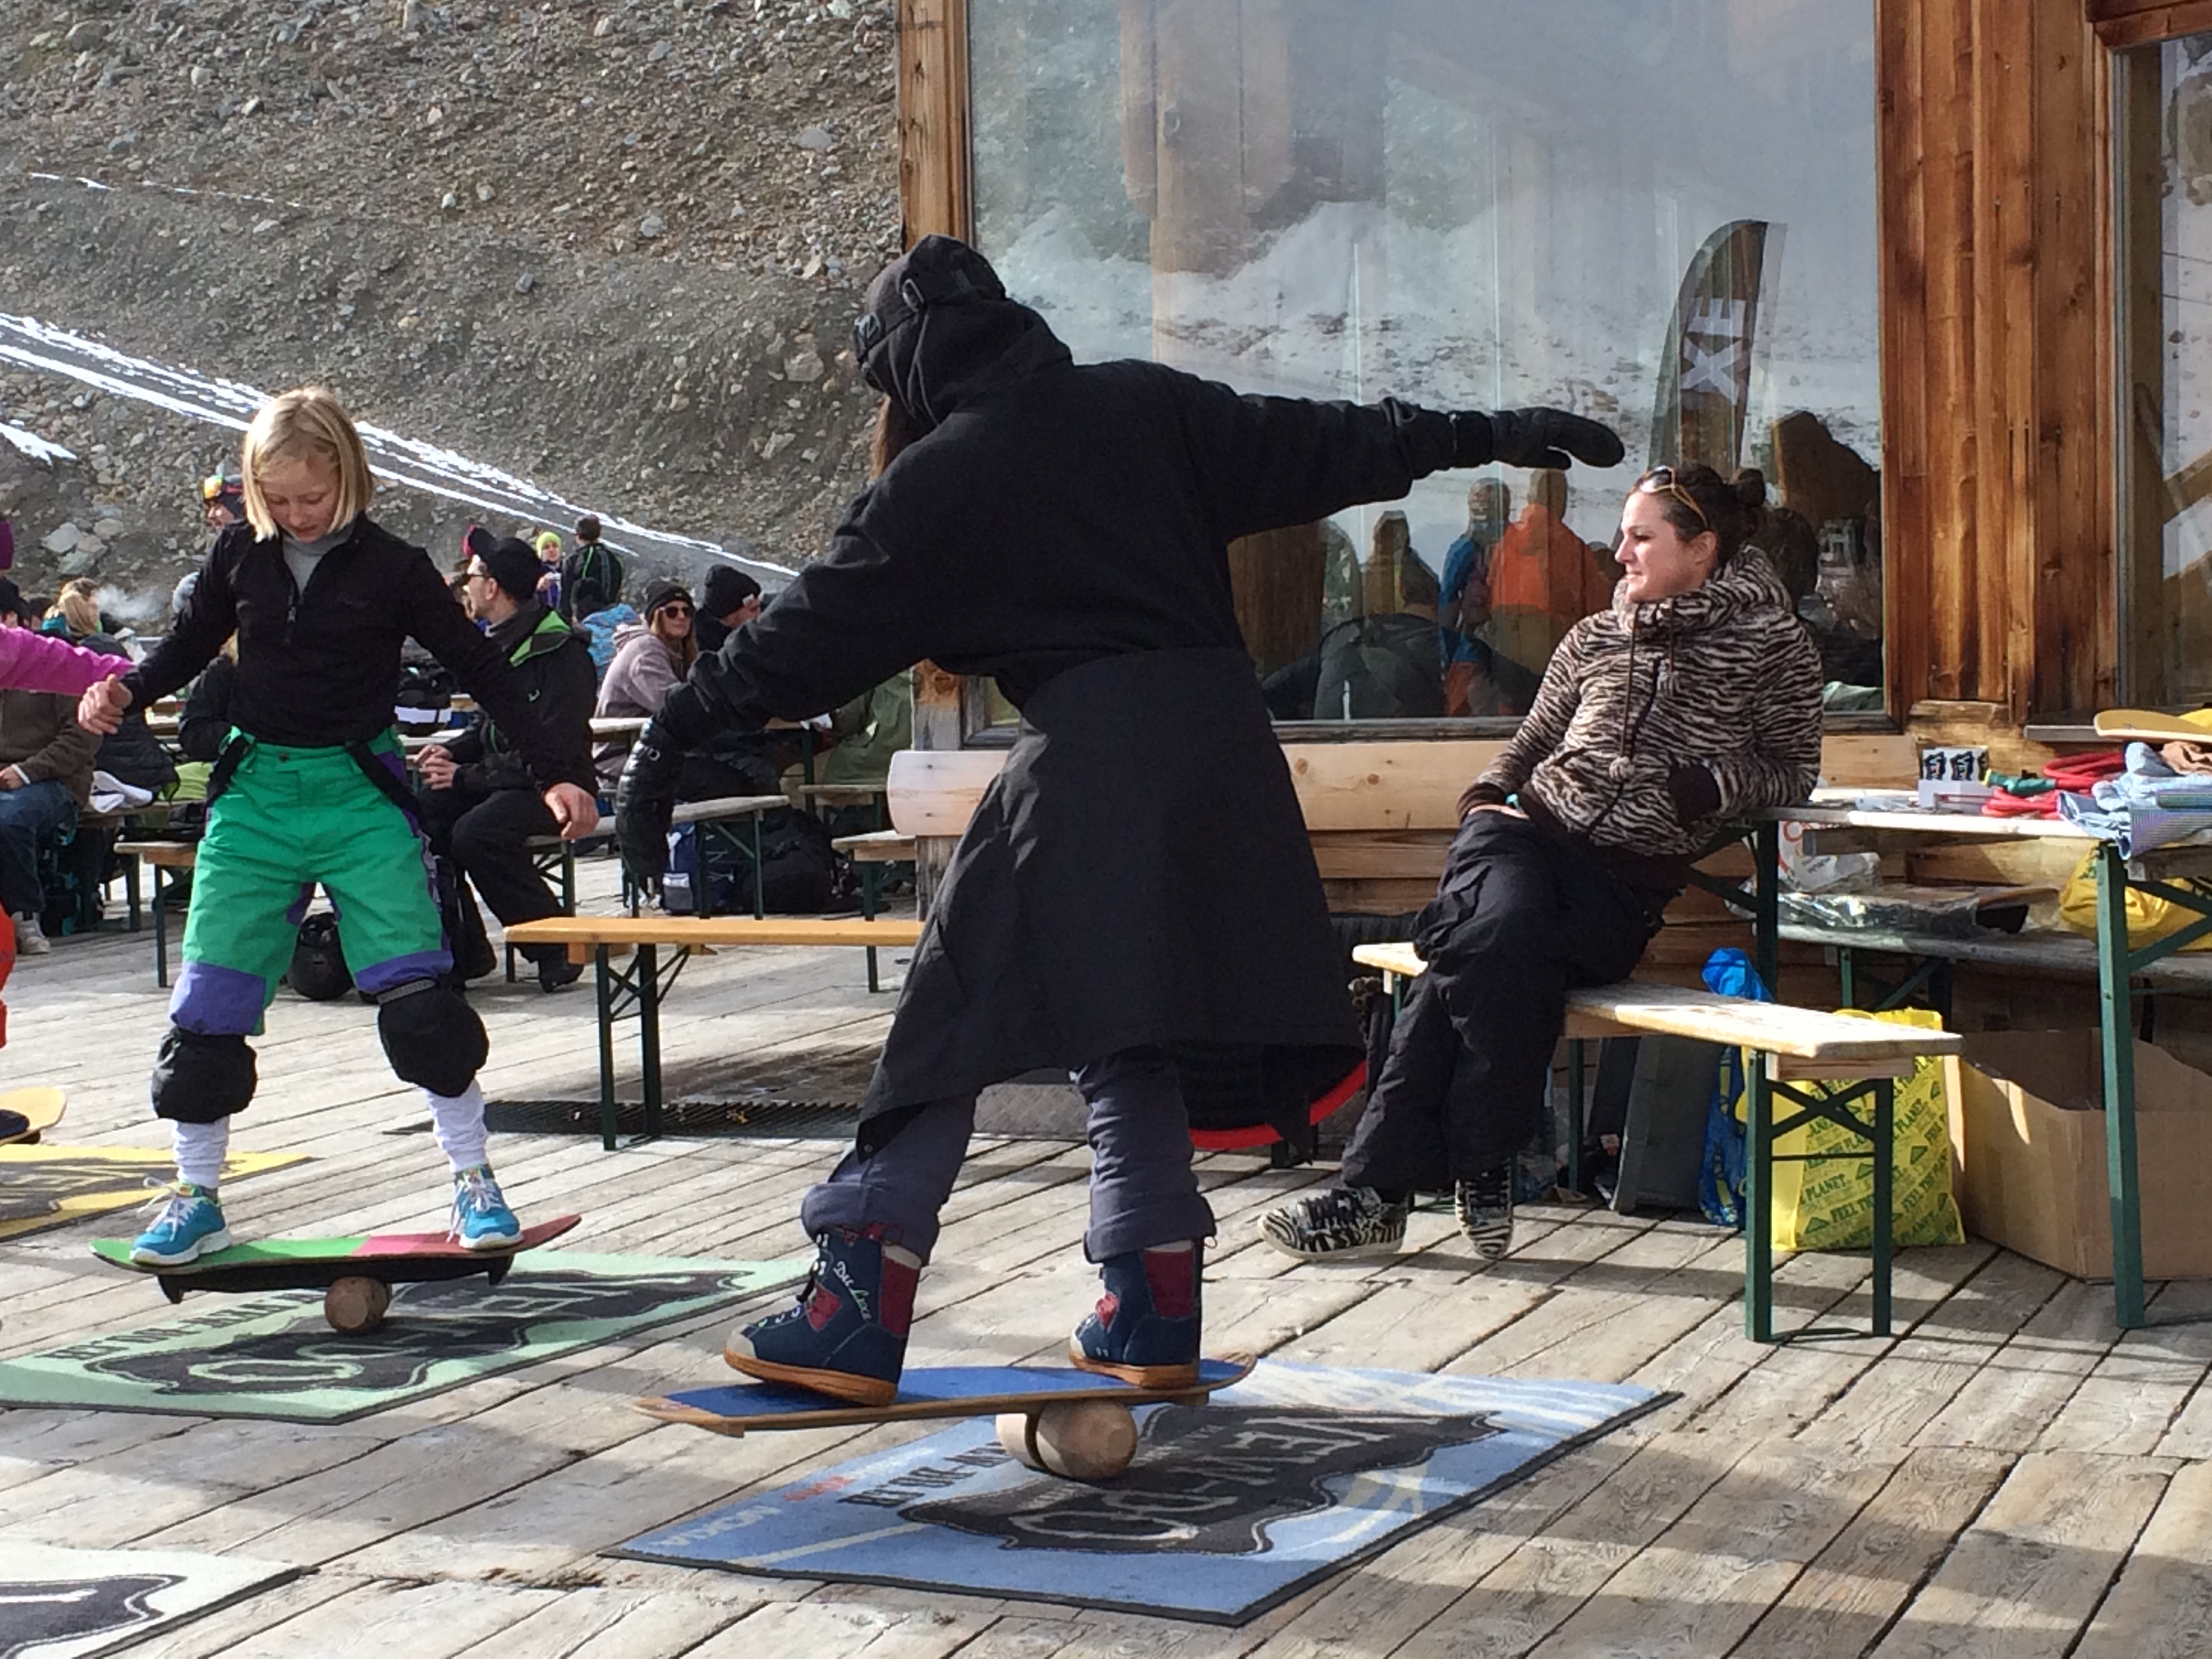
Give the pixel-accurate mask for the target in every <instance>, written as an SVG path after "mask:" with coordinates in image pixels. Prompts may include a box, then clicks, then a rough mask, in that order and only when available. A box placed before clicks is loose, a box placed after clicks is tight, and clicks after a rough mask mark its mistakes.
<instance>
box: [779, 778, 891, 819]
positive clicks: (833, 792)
mask: <svg viewBox="0 0 2212 1659" xmlns="http://www.w3.org/2000/svg"><path fill="white" fill-rule="evenodd" d="M793 793H796V794H797V795H798V797H799V800H800V801H801V802H802V803H803V804H804V805H805V808H806V810H807V811H809V812H811V813H813V814H814V815H815V816H816V817H820V816H821V815H822V812H823V810H824V809H825V808H829V807H838V806H867V807H872V808H873V809H874V810H875V815H876V823H877V826H878V829H880V828H882V827H883V826H884V825H886V824H888V823H890V797H889V795H888V794H887V793H886V792H885V789H884V786H883V785H882V784H880V783H812V782H808V783H802V784H800V785H799V787H798V788H797V789H796V790H795V791H794V792H793Z"/></svg>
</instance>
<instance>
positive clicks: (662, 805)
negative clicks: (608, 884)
mask: <svg viewBox="0 0 2212 1659" xmlns="http://www.w3.org/2000/svg"><path fill="white" fill-rule="evenodd" d="M683 771H684V745H683V744H679V743H678V742H677V741H676V740H675V738H673V737H672V736H671V734H670V733H669V732H668V730H667V728H666V727H665V726H663V725H662V724H661V722H660V720H659V719H658V718H657V717H656V718H655V719H653V720H650V721H648V722H647V725H646V728H645V730H644V731H642V732H639V733H638V734H637V741H636V742H635V743H634V744H631V745H630V750H629V759H628V760H627V761H626V762H624V763H623V775H622V781H620V782H619V783H617V784H616V785H615V845H616V846H617V848H620V849H621V851H622V861H623V866H625V867H626V868H627V869H628V870H629V872H630V875H631V877H632V878H633V879H635V881H636V882H637V883H638V884H639V885H640V886H641V887H643V888H644V889H645V890H647V892H652V891H654V890H657V889H658V888H659V885H660V878H661V877H662V876H664V875H665V874H666V873H667V872H668V826H669V824H670V823H671V822H672V821H673V820H674V818H675V816H676V782H677V779H678V777H680V776H681V775H682V774H683Z"/></svg>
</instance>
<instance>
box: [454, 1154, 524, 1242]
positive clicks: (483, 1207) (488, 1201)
mask: <svg viewBox="0 0 2212 1659" xmlns="http://www.w3.org/2000/svg"><path fill="white" fill-rule="evenodd" d="M446 1231H447V1232H448V1233H449V1234H451V1235H452V1236H453V1237H455V1238H457V1239H459V1240H460V1242H461V1247H462V1248H463V1249H470V1250H509V1249H513V1248H514V1247H515V1246H516V1245H517V1244H520V1243H522V1224H521V1223H520V1221H517V1220H516V1219H515V1218H514V1212H513V1211H512V1210H510V1209H508V1208H507V1198H506V1195H505V1194H502V1193H501V1191H500V1189H499V1182H497V1181H495V1179H493V1177H492V1173H491V1165H489V1164H478V1165H477V1167H476V1168H475V1169H473V1170H462V1171H461V1172H460V1173H459V1175H457V1176H454V1177H453V1220H452V1222H451V1223H450V1224H449V1225H447V1229H446Z"/></svg>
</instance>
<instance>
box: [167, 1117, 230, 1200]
mask: <svg viewBox="0 0 2212 1659" xmlns="http://www.w3.org/2000/svg"><path fill="white" fill-rule="evenodd" d="M169 1130H170V1133H171V1134H172V1135H173V1137H174V1138H175V1143H176V1148H177V1177H178V1179H179V1180H181V1181H187V1182H191V1184H192V1185H193V1186H195V1187H204V1188H207V1190H208V1191H210V1192H213V1191H214V1190H215V1189H216V1184H217V1183H218V1182H221V1181H222V1158H223V1154H224V1153H225V1152H228V1151H229V1150H230V1120H229V1119H228V1118H227V1117H219V1118H217V1119H216V1121H214V1122H212V1123H174V1122H173V1123H171V1124H170V1125H169Z"/></svg>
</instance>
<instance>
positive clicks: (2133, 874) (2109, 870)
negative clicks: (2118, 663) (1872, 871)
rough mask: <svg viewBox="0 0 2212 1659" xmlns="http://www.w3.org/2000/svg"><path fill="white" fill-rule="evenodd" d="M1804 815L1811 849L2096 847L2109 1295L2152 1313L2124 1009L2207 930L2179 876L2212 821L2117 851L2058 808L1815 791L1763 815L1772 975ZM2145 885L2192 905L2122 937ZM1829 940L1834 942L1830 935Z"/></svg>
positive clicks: (2207, 853)
mask: <svg viewBox="0 0 2212 1659" xmlns="http://www.w3.org/2000/svg"><path fill="white" fill-rule="evenodd" d="M1785 823H1790V824H1796V825H1799V826H1801V827H1802V829H1803V830H1804V831H1805V832H1806V833H1805V847H1806V850H1807V851H1808V852H1820V853H1829V852H1844V851H1852V850H1866V851H1883V850H1890V851H1897V850H1903V849H1906V848H1913V847H1916V846H1917V847H1923V848H1924V847H1928V846H1932V845H1942V844H1953V845H1955V844H1957V843H1959V842H1972V841H2022V840H2035V841H2063V842H2069V844H2071V845H2073V846H2076V847H2078V848H2080V849H2081V852H2082V853H2083V854H2092V853H2093V854H2096V857H2095V860H2094V862H2093V868H2094V869H2095V871H2096V879H2097V938H2096V943H2095V946H2094V949H2095V952H2096V962H2097V998H2098V1015H2099V1026H2100V1030H2101V1033H2102V1036H2103V1046H2104V1056H2105V1072H2104V1105H2105V1139H2106V1167H2107V1173H2108V1175H2109V1177H2110V1180H2111V1184H2112V1301H2113V1305H2114V1311H2115V1316H2116V1317H2117V1318H2118V1322H2119V1323H2120V1325H2121V1327H2122V1328H2124V1329H2130V1330H2132V1329H2136V1328H2140V1327H2142V1325H2144V1324H2145V1323H2146V1322H2147V1318H2146V1314H2145V1304H2144V1293H2143V1268H2142V1182H2141V1178H2140V1173H2139V1171H2138V1170H2137V1169H2136V1074H2135V1033H2134V1030H2133V1029H2132V1022H2131V1021H2130V1018H2129V997H2130V990H2129V987H2130V983H2131V981H2133V980H2134V979H2135V978H2136V976H2137V975H2142V974H2144V973H2145V971H2146V970H2147V969H2150V968H2152V966H2153V965H2154V964H2155V963H2160V962H2161V961H2163V960H2164V959H2165V958H2166V957H2171V956H2172V954H2173V953H2174V952H2175V951H2179V950H2182V949H2184V948H2185V947H2186V946H2188V945H2192V944H2194V943H2196V942H2197V940H2199V939H2203V937H2205V935H2206V934H2208V933H2212V899H2208V898H2206V897H2204V896H2202V895H2200V894H2199V893H2197V892H2196V891H2195V890H2192V889H2191V888H2188V887H2185V886H2181V885H2178V884H2177V882H2178V880H2179V878H2183V877H2188V876H2208V875H2212V831H2201V832H2199V833H2198V834H2197V835H2196V836H2191V837H2189V838H2188V839H2186V840H2185V841H2181V842H2175V843H2174V844H2172V845H2171V846H2167V847H2160V848H2154V849H2153V850H2150V851H2148V852H2144V853H2140V854H2137V855H2136V857H2134V858H2133V859H2123V858H2122V857H2121V856H2120V854H2119V849H2118V847H2117V846H2116V845H2115V844H2114V843H2112V842H2109V841H2106V840H2105V839H2104V838H2103V837H2101V836H2093V835H2091V834H2090V833H2089V832H2088V831H2087V830H2086V829H2081V828H2079V827H2078V826H2076V825H2075V824H2071V823H2065V822H2063V821H2062V820H2059V819H2056V818H1993V817H1980V816H1979V815H1977V814H1969V813H1963V812H1923V811H1913V810H1909V809H1907V808H1905V806H1904V805H1902V803H1901V801H1900V803H1899V804H1898V805H1891V804H1890V803H1889V801H1888V800H1887V799H1881V798H1880V797H1876V798H1875V799H1871V800H1870V799H1869V795H1868V793H1867V792H1851V791H1827V790H1824V791H1820V792H1817V793H1816V794H1815V795H1814V799H1813V801H1812V802H1811V803H1809V804H1808V805H1802V806H1788V807H1782V808H1778V809H1776V810H1774V811H1768V812H1765V813H1761V814H1759V815H1758V817H1757V821H1756V822H1755V824H1754V828H1753V845H1754V848H1755V852H1756V855H1757V856H1756V861H1755V869H1756V875H1755V878H1754V880H1755V885H1756V892H1755V894H1754V895H1753V900H1752V902H1753V912H1754V915H1755V918H1756V921H1757V927H1758V942H1759V971H1760V972H1761V974H1763V975H1765V978H1766V981H1767V983H1768V984H1769V985H1771V984H1772V983H1773V982H1774V967H1775V955H1776V941H1777V939H1778V935H1779V932H1780V929H1779V927H1778V918H1777V915H1776V904H1775V900H1776V895H1777V894H1778V891H1779V887H1780V875H1779V870H1780V856H1781V837H1780V829H1781V826H1782V825H1784V824H1785ZM2130 888H2135V889H2136V890H2140V891H2142V892H2145V893H2148V894H2151V895H2154V896H2156V897H2159V898H2162V899H2166V900H2168V901H2170V902H2172V903H2175V904H2177V905H2179V906H2180V907H2182V908H2184V909H2186V910H2191V911H2193V912H2195V913H2196V915H2197V920H2196V921H2192V922H2191V923H2190V924H2189V925H2188V926H2187V927H2184V928H2182V929H2181V930H2180V931H2179V933H2173V934H2171V935H2169V936H2168V937H2166V938H2165V939H2160V940H2158V941H2157V942H2156V943H2155V944H2152V945H2146V946H2144V947H2143V948H2142V950H2136V949H2133V948H2131V947H2130V945H2129V943H2128V925H2127V909H2126V902H2127V894H2128V890H2129V889H2130ZM1825 942H1828V943H1833V942H1834V940H1833V939H1829V940H1826V941H1825Z"/></svg>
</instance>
